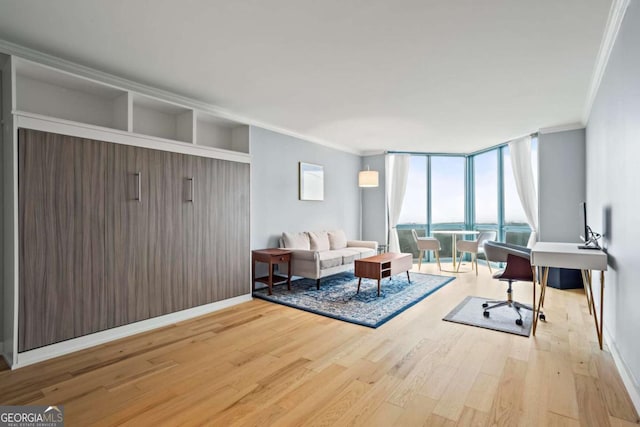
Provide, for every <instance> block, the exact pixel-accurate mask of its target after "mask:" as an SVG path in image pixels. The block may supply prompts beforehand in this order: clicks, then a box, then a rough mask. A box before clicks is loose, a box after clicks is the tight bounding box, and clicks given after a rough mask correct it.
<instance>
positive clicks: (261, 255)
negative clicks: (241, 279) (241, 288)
mask: <svg viewBox="0 0 640 427" xmlns="http://www.w3.org/2000/svg"><path fill="white" fill-rule="evenodd" d="M257 262H263V263H265V264H269V274H268V275H266V276H263V277H256V263H257ZM284 263H286V264H287V276H286V277H285V276H282V275H279V274H275V273H274V270H275V266H276V264H284ZM251 264H252V265H251V290H253V291H255V290H256V282H260V283H265V284H266V285H267V286H268V287H269V295H271V293H272V289H273V285H277V284H279V283H284V282H287V289H289V290H291V251H289V250H286V249H276V248H272V249H256V250H254V251H251Z"/></svg>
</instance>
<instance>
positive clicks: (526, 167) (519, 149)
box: [509, 136, 538, 247]
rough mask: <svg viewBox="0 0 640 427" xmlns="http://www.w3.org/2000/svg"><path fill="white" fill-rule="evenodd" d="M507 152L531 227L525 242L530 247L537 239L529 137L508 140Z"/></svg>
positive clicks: (536, 197) (534, 186)
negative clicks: (527, 240)
mask: <svg viewBox="0 0 640 427" xmlns="http://www.w3.org/2000/svg"><path fill="white" fill-rule="evenodd" d="M509 152H510V154H511V166H512V169H513V176H514V178H515V181H516V189H517V190H518V196H519V197H520V203H522V208H523V210H524V214H525V216H526V217H527V223H529V227H531V235H530V236H529V242H528V243H527V246H528V247H531V246H533V244H534V243H535V242H536V241H537V240H538V195H537V194H536V184H535V182H534V180H533V166H532V165H531V137H530V136H525V137H523V138H520V139H515V140H513V141H511V142H509Z"/></svg>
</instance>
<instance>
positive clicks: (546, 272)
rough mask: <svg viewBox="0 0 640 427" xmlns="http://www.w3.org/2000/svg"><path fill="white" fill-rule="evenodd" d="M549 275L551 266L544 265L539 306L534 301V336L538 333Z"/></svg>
mask: <svg viewBox="0 0 640 427" xmlns="http://www.w3.org/2000/svg"><path fill="white" fill-rule="evenodd" d="M548 277H549V267H542V282H541V283H540V299H539V300H538V306H537V307H536V306H535V301H534V302H533V303H534V307H533V308H534V312H533V332H532V334H533V336H535V335H536V327H537V326H538V316H540V309H541V308H542V300H543V298H544V291H545V289H546V287H547V278H548Z"/></svg>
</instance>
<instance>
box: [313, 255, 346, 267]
mask: <svg viewBox="0 0 640 427" xmlns="http://www.w3.org/2000/svg"><path fill="white" fill-rule="evenodd" d="M318 257H319V258H320V269H321V270H324V269H325V268H331V267H337V266H339V265H342V255H341V254H339V253H337V251H323V252H318Z"/></svg>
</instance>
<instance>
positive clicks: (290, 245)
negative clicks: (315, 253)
mask: <svg viewBox="0 0 640 427" xmlns="http://www.w3.org/2000/svg"><path fill="white" fill-rule="evenodd" d="M282 242H283V243H284V247H285V248H287V249H306V250H309V249H311V245H310V242H309V235H308V234H307V233H305V232H299V233H282Z"/></svg>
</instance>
